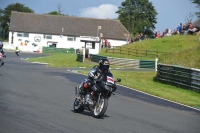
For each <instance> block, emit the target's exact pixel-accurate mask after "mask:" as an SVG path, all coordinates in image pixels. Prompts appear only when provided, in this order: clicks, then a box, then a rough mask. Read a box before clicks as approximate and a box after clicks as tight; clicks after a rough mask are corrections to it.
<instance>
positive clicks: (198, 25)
mask: <svg viewBox="0 0 200 133" xmlns="http://www.w3.org/2000/svg"><path fill="white" fill-rule="evenodd" d="M192 25H193V26H197V27H199V28H200V18H198V19H197V20H196V21H194V22H193V23H192Z"/></svg>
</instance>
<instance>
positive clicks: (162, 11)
mask: <svg viewBox="0 0 200 133" xmlns="http://www.w3.org/2000/svg"><path fill="white" fill-rule="evenodd" d="M123 1H125V0H98V1H96V0H0V8H1V9H4V8H5V7H7V6H8V5H10V4H13V3H20V4H24V5H25V6H27V7H29V8H30V9H32V10H33V11H34V12H35V13H37V14H44V13H48V12H51V11H57V10H58V8H57V6H58V5H59V4H60V5H61V6H62V8H61V10H62V13H63V14H67V15H70V16H77V17H89V18H103V19H107V18H109V19H113V18H117V17H118V14H116V13H115V12H116V11H117V10H118V7H119V6H121V3H122V2H123ZM149 1H151V2H153V6H154V7H155V9H156V11H157V12H158V15H157V24H156V25H155V26H156V30H158V31H163V30H165V29H166V28H170V29H171V30H173V29H175V28H176V27H177V26H178V24H179V23H185V22H186V17H188V16H189V14H190V13H194V12H200V11H199V9H198V8H196V5H195V4H193V3H191V1H190V0H149ZM196 19H197V17H193V21H195V20H196Z"/></svg>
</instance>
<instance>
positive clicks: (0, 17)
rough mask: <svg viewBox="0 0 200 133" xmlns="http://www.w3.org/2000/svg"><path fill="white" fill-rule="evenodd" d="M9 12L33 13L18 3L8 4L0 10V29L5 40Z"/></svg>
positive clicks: (7, 30)
mask: <svg viewBox="0 0 200 133" xmlns="http://www.w3.org/2000/svg"><path fill="white" fill-rule="evenodd" d="M11 11H18V12H29V13H34V11H33V10H32V9H30V8H29V7H26V6H24V5H23V4H20V3H15V4H10V5H8V6H7V7H6V8H5V9H4V10H3V9H0V27H1V28H2V29H4V34H5V38H6V39H7V38H8V32H9V24H10V16H11ZM5 38H3V39H5Z"/></svg>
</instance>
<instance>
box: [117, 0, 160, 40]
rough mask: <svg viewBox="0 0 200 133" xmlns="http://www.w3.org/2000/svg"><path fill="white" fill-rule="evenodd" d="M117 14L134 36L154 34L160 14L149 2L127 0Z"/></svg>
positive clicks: (145, 0) (146, 0) (147, 0)
mask: <svg viewBox="0 0 200 133" xmlns="http://www.w3.org/2000/svg"><path fill="white" fill-rule="evenodd" d="M116 13H118V14H119V17H118V19H119V20H120V21H121V22H122V24H123V25H124V26H125V27H126V28H127V30H128V31H129V32H130V33H132V34H133V35H136V34H137V33H143V34H146V35H149V36H150V35H152V34H153V30H154V29H155V24H156V23H157V21H156V15H157V14H158V13H157V12H156V10H155V9H154V6H153V4H152V2H149V0H125V1H124V2H122V4H121V6H120V7H118V11H117V12H116Z"/></svg>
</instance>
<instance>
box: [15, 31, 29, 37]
mask: <svg viewBox="0 0 200 133" xmlns="http://www.w3.org/2000/svg"><path fill="white" fill-rule="evenodd" d="M17 37H29V33H27V32H23V33H22V32H17Z"/></svg>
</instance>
